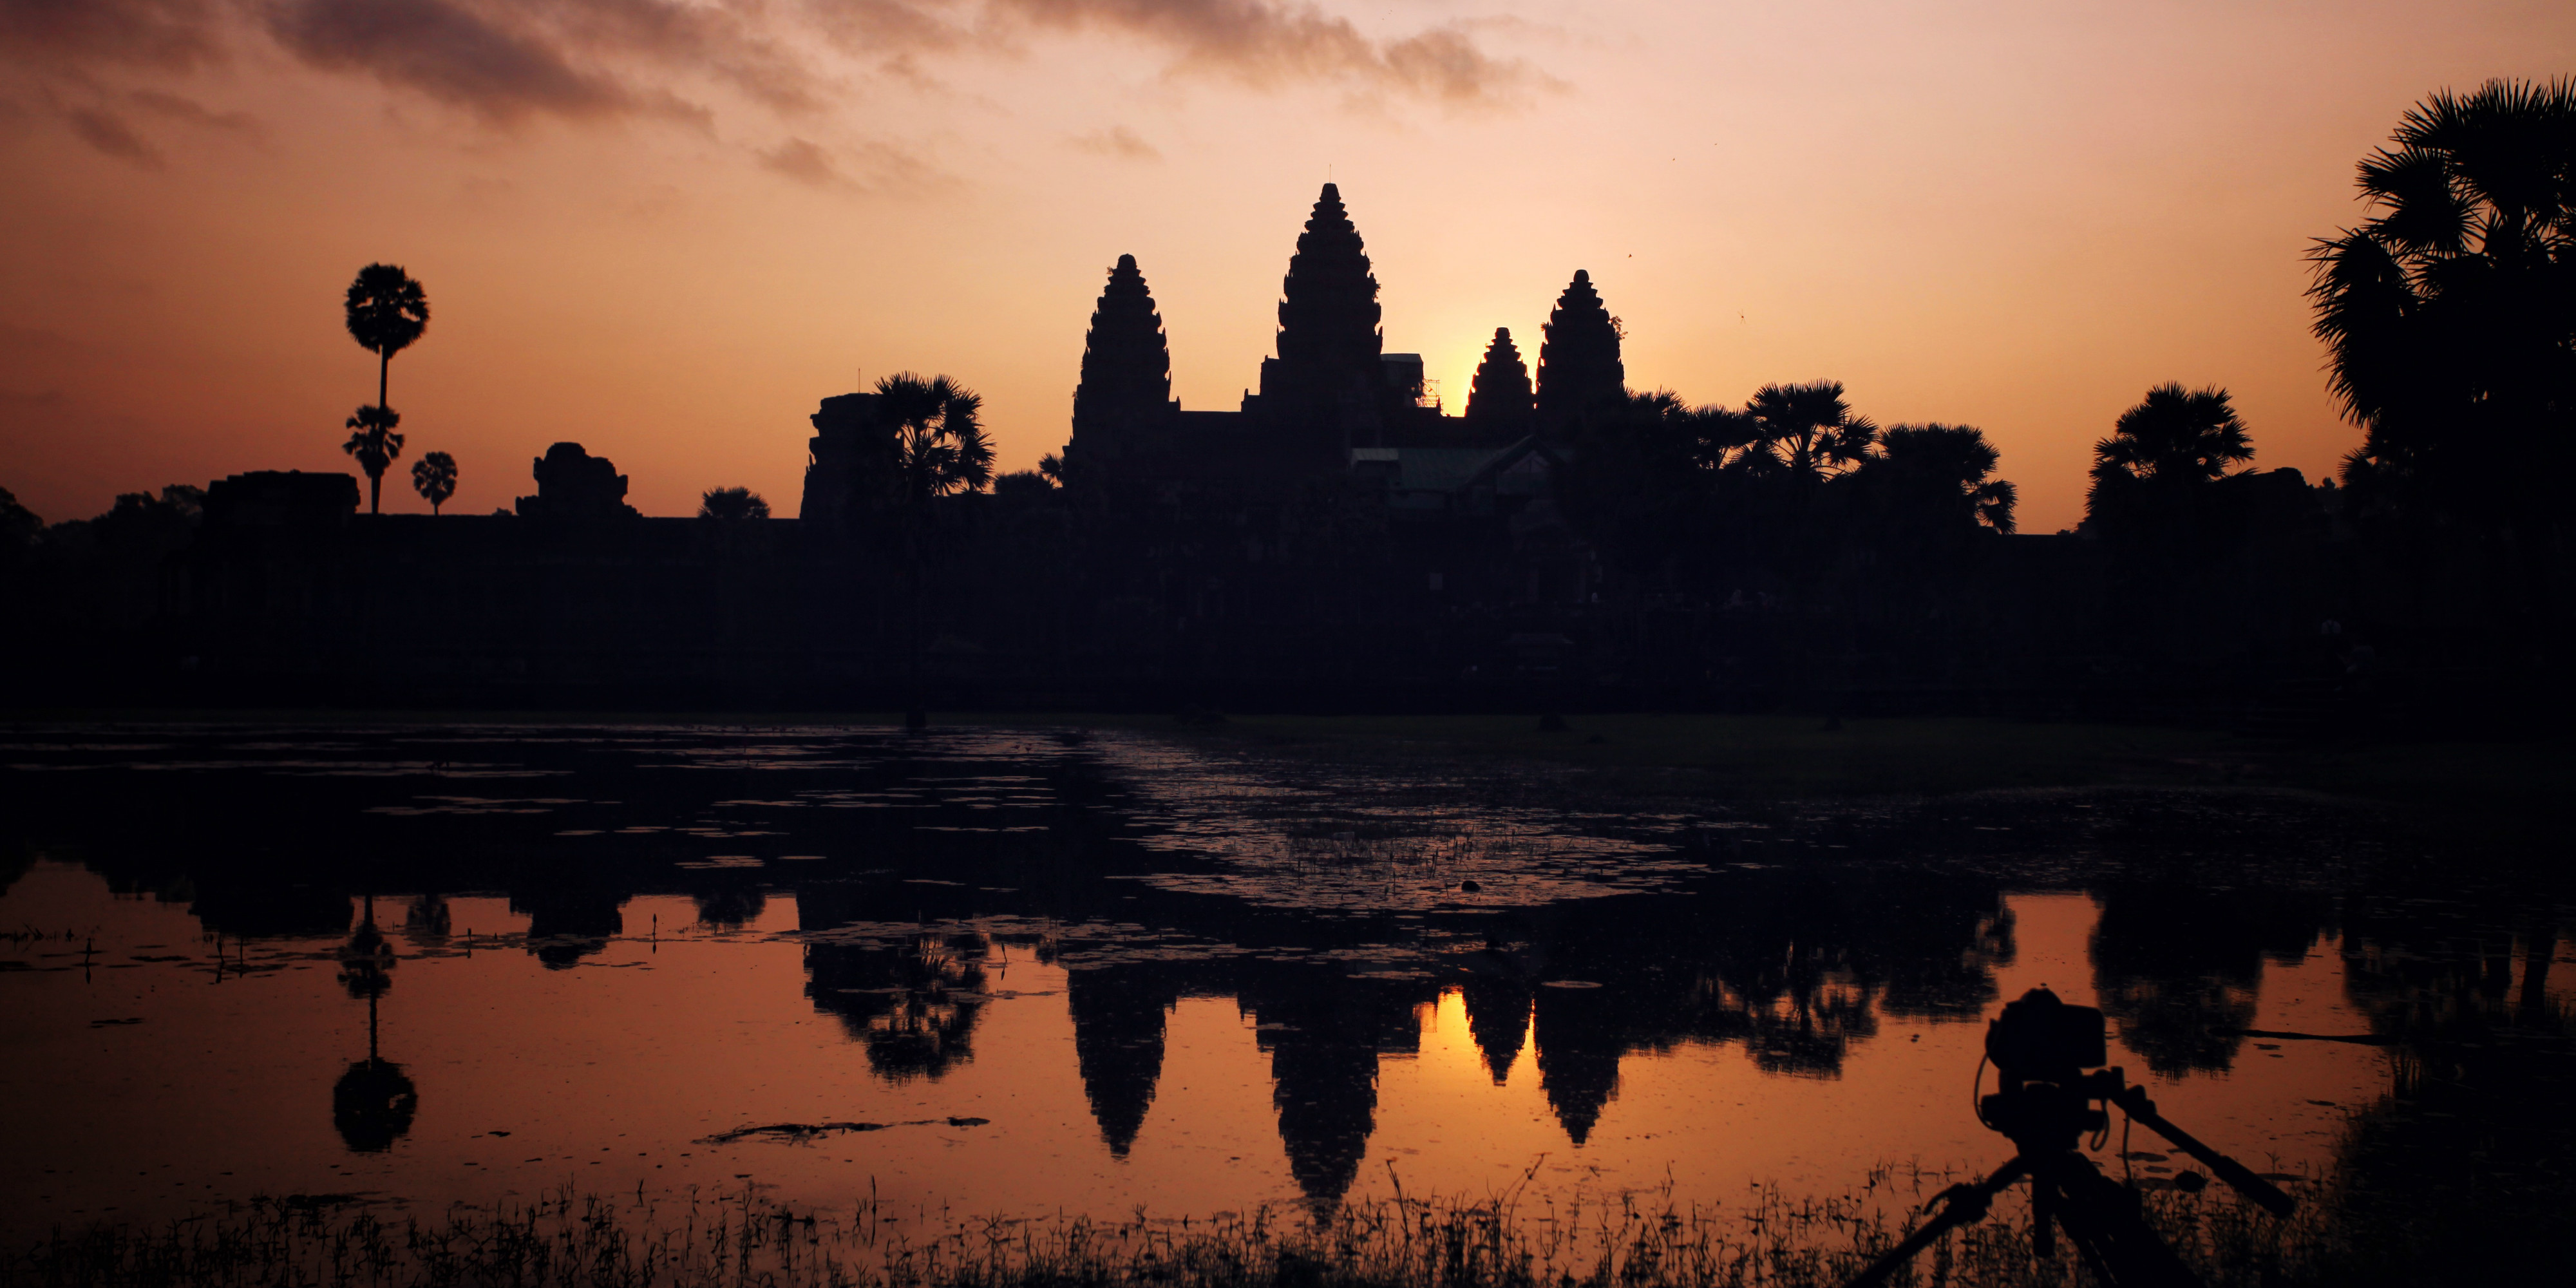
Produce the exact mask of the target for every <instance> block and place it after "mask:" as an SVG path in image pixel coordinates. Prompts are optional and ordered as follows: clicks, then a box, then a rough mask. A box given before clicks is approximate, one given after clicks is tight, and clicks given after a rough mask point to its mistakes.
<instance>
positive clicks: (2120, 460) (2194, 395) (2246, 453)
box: [2093, 384, 2254, 486]
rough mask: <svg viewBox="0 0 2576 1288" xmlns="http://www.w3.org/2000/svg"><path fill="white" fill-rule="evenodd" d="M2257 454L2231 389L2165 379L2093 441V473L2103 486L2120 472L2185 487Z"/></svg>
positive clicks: (2220, 474)
mask: <svg viewBox="0 0 2576 1288" xmlns="http://www.w3.org/2000/svg"><path fill="white" fill-rule="evenodd" d="M2253 459H2254V444H2253V443H2252V442H2251V441H2250V440H2248V439H2247V438H2246V435H2245V422H2244V420H2243V419H2241V418H2240V417H2238V416H2237V414H2236V409H2235V408H2234V407H2232V406H2229V405H2228V402H2227V391H2226V390H2224V389H2220V388H2218V387H2216V386H2214V385H2213V386H2211V387H2210V388H2207V389H2185V388H2183V387H2182V386H2181V385H2179V384H2162V385H2158V386H2156V387H2155V388H2153V389H2150V390H2148V391H2147V397H2146V400H2145V401H2144V402H2141V403H2139V404H2138V405H2137V406H2135V407H2132V408H2130V409H2128V410H2127V411H2124V412H2122V413H2120V419H2119V420H2118V421H2117V422H2116V423H2115V424H2113V426H2112V427H2111V436H2110V437H2109V438H2105V439H2103V440H2101V441H2100V442H2097V443H2095V444H2094V445H2093V478H2094V481H2095V483H2096V485H2097V486H2098V485H2099V484H2100V483H2101V482H2102V481H2104V480H2106V479H2110V478H2112V477H2113V476H2115V475H2116V476H2118V477H2119V478H2121V479H2123V480H2134V481H2137V482H2140V483H2163V484H2168V485H2174V486H2182V485H2188V484H2192V483H2206V482H2209V481H2210V480H2212V479H2218V478H2224V477H2226V475H2227V472H2228V469H2229V467H2230V466H2236V465H2242V464H2244V463H2245V462H2247V461H2250V460H2253Z"/></svg>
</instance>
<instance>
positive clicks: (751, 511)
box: [698, 487, 769, 519]
mask: <svg viewBox="0 0 2576 1288" xmlns="http://www.w3.org/2000/svg"><path fill="white" fill-rule="evenodd" d="M698 517H699V518H701V519H766V518H768V517H769V502H768V501H766V500H763V499H762V498H761V495H760V494H759V493H758V492H754V491H752V490H751V489H750V488H747V487H720V488H717V489H715V490H713V491H711V492H708V493H707V494H705V495H704V496H701V497H699V498H698Z"/></svg>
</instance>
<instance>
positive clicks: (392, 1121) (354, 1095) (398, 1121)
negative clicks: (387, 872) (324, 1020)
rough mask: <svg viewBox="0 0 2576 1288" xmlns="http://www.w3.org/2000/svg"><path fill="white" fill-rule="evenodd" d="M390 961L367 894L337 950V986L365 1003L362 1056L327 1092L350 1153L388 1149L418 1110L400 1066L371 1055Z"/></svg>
mask: <svg viewBox="0 0 2576 1288" xmlns="http://www.w3.org/2000/svg"><path fill="white" fill-rule="evenodd" d="M396 961H397V959H396V958H395V956H394V949H393V945H392V944H391V943H389V942H387V941H386V939H385V936H384V932H383V931H381V930H378V929H377V928H376V897H375V896H374V895H368V896H367V897H366V911H365V913H364V915H363V917H362V918H361V920H360V922H359V924H358V929H357V932H356V933H355V934H352V935H351V936H350V937H349V942H348V943H346V944H343V945H341V947H340V983H341V986H342V987H344V988H346V989H348V990H349V996H351V997H353V998H364V999H366V1003H367V1058H366V1059H364V1060H360V1061H357V1062H355V1063H353V1064H351V1065H350V1066H349V1068H348V1070H347V1071H346V1072H344V1073H342V1074H341V1075H340V1080H339V1082H337V1083H335V1084H333V1085H332V1088H331V1125H332V1126H333V1127H336V1128H338V1129H339V1132H340V1141H341V1143H342V1144H344V1145H346V1146H348V1147H349V1150H350V1152H352V1153H359V1154H375V1153H382V1152H383V1151H385V1150H388V1149H391V1148H393V1143H394V1141H395V1140H397V1139H399V1138H400V1137H401V1136H402V1135H403V1134H404V1133H406V1132H409V1131H410V1130H411V1120H412V1115H413V1113H414V1112H416V1111H417V1110H418V1109H419V1108H420V1093H419V1091H418V1090H417V1089H416V1088H414V1087H413V1085H412V1081H411V1079H410V1078H409V1077H408V1076H406V1075H405V1074H404V1073H403V1068H402V1066H401V1065H398V1064H395V1063H393V1062H392V1061H390V1060H386V1059H384V1058H382V1057H381V1056H380V1055H379V1054H378V1052H377V1024H376V1010H377V1001H378V999H380V998H382V997H383V996H384V995H385V993H386V991H387V990H389V989H391V988H392V987H393V986H394V981H393V973H392V972H393V968H394V965H395V963H396Z"/></svg>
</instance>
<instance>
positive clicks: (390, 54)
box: [266, 0, 636, 121]
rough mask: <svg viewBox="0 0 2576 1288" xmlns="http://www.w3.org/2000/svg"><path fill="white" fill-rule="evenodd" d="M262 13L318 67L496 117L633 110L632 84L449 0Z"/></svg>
mask: <svg viewBox="0 0 2576 1288" xmlns="http://www.w3.org/2000/svg"><path fill="white" fill-rule="evenodd" d="M266 18H267V27H268V31H269V34H270V35H272V36H274V37H276V39H277V43H278V44H280V45H283V46H284V47H285V48H286V49H287V50H288V52H290V53H293V54H295V55H296V56H297V57H299V58H302V59H303V60H304V61H306V62H308V63H310V64H312V65H314V66H316V67H321V68H325V69H327V70H333V71H363V72H367V73H370V74H372V75H374V76H376V77H378V78H379V79H382V80H385V81H389V82H392V83H394V84H397V85H402V86H405V87H407V88H410V89H415V90H419V91H420V92H422V93H424V94H427V95H429V96H430V97H432V98H435V99H438V100H441V101H443V102H447V103H451V104H454V105H456V106H459V107H464V108H467V109H470V110H472V111H474V112H476V113H478V114H480V115H482V116H484V117H486V118H487V119H490V120H494V121H514V120H518V119H520V118H522V117H525V116H527V115H529V114H530V113H533V112H551V113H555V114H558V115H563V116H601V115H606V114H609V113H612V112H616V111H620V110H627V109H632V108H633V107H635V106H636V102H635V96H634V95H633V93H631V92H630V91H629V90H627V89H626V87H624V86H623V85H620V84H619V83H617V82H616V81H615V80H613V79H611V78H609V77H606V76H603V75H600V74H597V73H594V72H585V71H583V70H581V69H578V68H576V67H574V66H573V65H572V64H571V62H570V61H568V60H567V59H566V58H565V57H564V54H563V52H562V51H561V50H560V49H558V48H556V47H555V44H554V42H551V41H548V40H546V39H544V38H543V37H542V36H541V35H539V34H537V33H534V32H529V31H524V30H512V29H510V28H509V27H505V26H503V25H500V24H498V23H495V22H493V21H490V20H488V19H486V18H484V17H483V16H482V15H480V14H477V13H475V12H473V11H472V10H469V9H467V8H465V7H463V6H462V5H459V4H455V3H451V2H450V0H365V2H364V3H351V2H350V0H286V2H285V3H280V4H278V5H276V6H274V7H272V8H270V9H269V10H268V11H267V14H266Z"/></svg>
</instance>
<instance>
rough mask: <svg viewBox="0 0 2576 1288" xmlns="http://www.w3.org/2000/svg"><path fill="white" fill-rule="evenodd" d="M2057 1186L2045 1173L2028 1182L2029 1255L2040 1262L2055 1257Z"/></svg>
mask: <svg viewBox="0 0 2576 1288" xmlns="http://www.w3.org/2000/svg"><path fill="white" fill-rule="evenodd" d="M2057 1209H2058V1202H2057V1184H2056V1182H2054V1181H2052V1180H2050V1179H2049V1178H2048V1176H2047V1174H2046V1173H2045V1172H2036V1173H2033V1174H2032V1176H2031V1181H2030V1255H2032V1256H2033V1257H2036V1258H2038V1259H2039V1260H2041V1261H2048V1260H2051V1259H2053V1258H2055V1257H2056V1256H2057V1222H2058V1220H2059V1219H2060V1218H2059V1217H2058V1214H2057Z"/></svg>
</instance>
